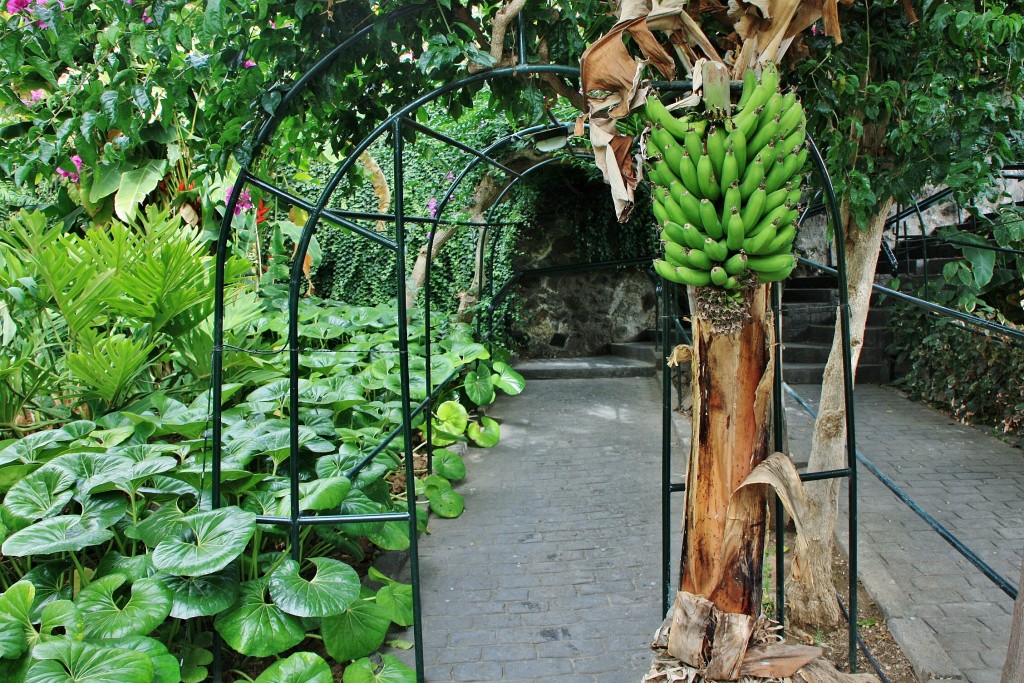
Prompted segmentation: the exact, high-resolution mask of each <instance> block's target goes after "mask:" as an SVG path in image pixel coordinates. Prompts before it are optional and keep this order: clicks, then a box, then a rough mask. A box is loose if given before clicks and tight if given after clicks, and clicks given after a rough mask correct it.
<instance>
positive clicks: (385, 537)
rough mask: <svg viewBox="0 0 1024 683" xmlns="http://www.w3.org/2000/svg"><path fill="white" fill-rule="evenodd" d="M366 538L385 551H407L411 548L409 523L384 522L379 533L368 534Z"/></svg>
mask: <svg viewBox="0 0 1024 683" xmlns="http://www.w3.org/2000/svg"><path fill="white" fill-rule="evenodd" d="M366 537H367V538H368V539H370V541H371V542H372V543H373V544H374V545H376V546H377V547H378V548H382V549H383V550H405V549H406V548H408V547H409V523H408V522H384V524H383V526H381V528H380V530H379V531H374V532H373V533H368V534H366Z"/></svg>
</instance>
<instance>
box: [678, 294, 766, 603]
mask: <svg viewBox="0 0 1024 683" xmlns="http://www.w3.org/2000/svg"><path fill="white" fill-rule="evenodd" d="M768 289H769V288H768V286H766V285H760V286H757V287H755V288H754V289H753V290H751V292H749V293H748V294H747V296H746V299H745V300H744V302H743V305H744V310H742V313H743V316H742V319H741V320H739V321H736V322H735V324H732V325H729V326H727V327H726V328H725V329H723V327H722V325H721V324H719V321H717V320H716V319H715V318H716V315H715V313H716V306H717V305H719V304H720V303H722V302H723V301H725V299H726V297H725V295H724V293H722V292H709V291H708V290H706V289H705V290H698V295H697V297H695V298H696V300H697V307H696V314H695V315H694V317H693V354H692V360H691V363H692V368H693V380H692V387H693V419H692V440H691V448H690V463H689V468H688V470H687V473H686V504H685V511H684V520H683V551H682V562H681V564H680V589H681V590H683V591H685V592H687V593H692V594H695V595H699V596H702V597H704V598H707V599H709V600H710V601H711V602H713V603H714V605H715V607H717V608H718V609H719V610H721V611H723V612H730V613H737V614H746V615H748V616H751V617H756V616H757V615H758V614H759V613H760V611H761V588H762V586H761V583H762V581H761V564H762V558H763V554H764V541H765V513H766V509H767V506H766V494H765V492H764V489H763V488H762V487H746V488H743V489H741V490H740V491H738V492H736V489H737V487H739V485H740V484H741V483H742V482H743V480H744V479H746V478H747V475H749V474H750V472H751V470H753V469H754V467H755V466H756V465H757V464H758V463H760V462H761V461H762V460H764V459H765V457H767V456H768V455H769V454H770V453H771V448H770V445H771V444H770V443H769V438H768V437H769V425H768V421H769V413H770V408H771V385H772V373H773V371H774V361H773V350H774V349H773V347H774V343H775V338H774V328H773V326H772V324H771V305H770V300H769V296H768ZM702 292H703V295H702ZM702 296H705V297H708V298H710V297H716V296H717V297H718V299H719V301H718V302H707V301H702V298H701V297H702ZM709 312H710V315H709ZM734 492H736V496H738V500H735V501H731V499H732V498H733V494H734ZM730 501H731V502H732V504H733V511H734V512H736V510H740V514H738V515H734V517H736V518H739V519H740V524H739V525H735V520H734V522H733V524H734V525H735V526H734V529H735V531H736V532H737V533H733V534H732V535H731V537H730V535H729V534H727V533H726V523H727V521H728V517H729V515H728V514H727V511H728V509H729V505H730ZM737 506H738V507H737Z"/></svg>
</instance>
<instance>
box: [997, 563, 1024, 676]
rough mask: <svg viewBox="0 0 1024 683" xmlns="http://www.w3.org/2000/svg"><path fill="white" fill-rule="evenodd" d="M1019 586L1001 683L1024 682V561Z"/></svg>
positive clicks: (1021, 566)
mask: <svg viewBox="0 0 1024 683" xmlns="http://www.w3.org/2000/svg"><path fill="white" fill-rule="evenodd" d="M1017 586H1018V587H1017V601H1016V602H1014V603H1013V628H1012V630H1011V631H1010V650H1009V651H1008V652H1007V653H1006V664H1004V665H1003V677H1002V678H1001V679H1000V682H1001V683H1022V682H1024V561H1022V562H1021V565H1020V582H1019V583H1018V584H1017Z"/></svg>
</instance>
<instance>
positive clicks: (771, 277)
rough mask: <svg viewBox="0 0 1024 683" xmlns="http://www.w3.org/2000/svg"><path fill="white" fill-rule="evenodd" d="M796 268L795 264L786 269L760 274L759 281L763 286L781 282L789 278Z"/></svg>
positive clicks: (758, 275)
mask: <svg viewBox="0 0 1024 683" xmlns="http://www.w3.org/2000/svg"><path fill="white" fill-rule="evenodd" d="M794 268H796V264H795V263H794V264H793V265H791V266H786V267H785V268H780V269H778V270H773V271H768V272H759V273H758V274H757V281H758V282H760V283H762V284H767V283H769V282H781V281H782V280H785V279H786V278H787V277H789V274H790V273H792V272H793V269H794Z"/></svg>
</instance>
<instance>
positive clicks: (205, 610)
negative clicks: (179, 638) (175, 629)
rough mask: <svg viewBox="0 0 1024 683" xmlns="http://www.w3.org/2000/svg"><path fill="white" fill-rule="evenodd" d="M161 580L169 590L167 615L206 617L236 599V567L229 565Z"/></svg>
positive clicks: (229, 604) (182, 617)
mask: <svg viewBox="0 0 1024 683" xmlns="http://www.w3.org/2000/svg"><path fill="white" fill-rule="evenodd" d="M164 584H165V585H166V586H167V588H168V589H169V590H170V591H171V596H172V598H173V603H172V605H171V616H172V617H174V618H176V619H191V618H193V617H210V616H213V615H214V614H217V613H218V612H223V611H224V610H226V609H227V608H228V607H231V605H233V604H235V600H237V599H238V570H237V569H236V568H235V567H233V566H228V567H225V568H224V569H222V570H220V571H219V572H215V573H213V574H204V575H203V576H169V577H167V578H165V579H164Z"/></svg>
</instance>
